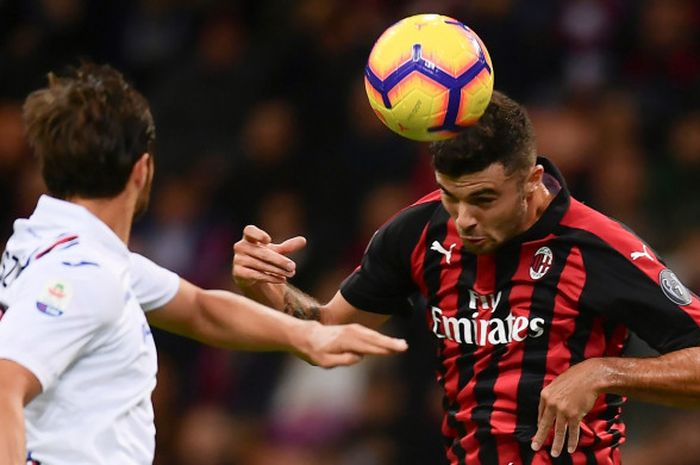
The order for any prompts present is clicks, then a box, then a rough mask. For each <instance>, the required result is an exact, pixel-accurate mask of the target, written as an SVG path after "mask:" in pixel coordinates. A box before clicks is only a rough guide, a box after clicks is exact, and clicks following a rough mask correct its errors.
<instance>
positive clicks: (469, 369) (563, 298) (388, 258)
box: [341, 159, 700, 465]
mask: <svg viewBox="0 0 700 465" xmlns="http://www.w3.org/2000/svg"><path fill="white" fill-rule="evenodd" d="M539 163H541V164H542V165H544V167H545V172H546V174H545V177H546V178H547V179H546V183H547V184H548V187H550V190H552V189H554V190H557V189H558V193H557V194H556V196H555V197H554V199H553V200H552V202H551V203H550V205H549V207H548V208H547V209H546V211H545V212H544V214H543V215H542V216H541V217H540V218H539V220H538V221H537V222H536V223H535V224H534V225H533V226H532V227H531V228H530V229H528V230H527V231H525V232H524V233H522V234H520V235H519V236H517V237H515V238H513V239H511V240H509V241H508V242H507V243H505V244H504V245H502V246H501V247H500V248H499V249H498V250H497V251H496V252H495V253H493V254H491V255H478V256H477V255H473V254H470V253H468V252H466V251H465V250H464V249H463V248H462V246H461V241H460V238H459V236H458V234H457V230H456V229H455V224H454V222H453V220H452V219H451V218H450V217H449V215H448V213H447V212H446V211H445V209H444V208H443V206H442V204H441V202H440V193H439V192H434V193H432V194H430V195H428V196H426V197H424V198H423V199H421V200H419V201H418V202H417V203H415V204H413V205H412V206H410V207H408V208H406V209H405V210H403V211H401V212H400V213H398V214H397V215H396V216H395V217H394V218H392V219H391V220H390V221H389V222H388V223H386V224H385V225H384V226H382V227H381V228H380V229H379V231H378V232H377V233H376V234H375V236H374V237H373V239H372V241H371V242H370V245H369V247H368V249H367V251H366V253H365V256H364V257H363V259H362V263H361V265H360V267H358V269H357V270H355V272H354V273H353V274H351V275H350V276H349V277H348V278H347V279H346V280H345V281H344V282H343V284H342V286H341V293H342V295H343V296H344V297H345V299H346V300H347V301H348V302H350V303H351V304H352V305H354V306H355V307H357V308H360V309H362V310H366V311H371V312H377V313H398V312H402V311H405V309H406V308H407V307H408V306H407V303H406V301H407V299H409V300H410V301H412V302H413V303H414V306H413V307H414V308H419V309H420V310H421V311H424V312H425V319H426V322H427V325H428V328H429V329H430V331H431V332H432V333H433V334H434V336H435V338H436V339H437V341H438V358H439V369H438V381H439V383H440V384H441V386H442V388H443V390H444V409H445V416H444V420H443V427H442V432H443V435H444V436H445V439H446V448H447V454H448V459H449V460H450V462H451V463H452V464H454V465H456V464H468V465H531V464H532V465H544V464H574V465H612V464H619V463H620V454H619V445H620V444H621V443H622V442H624V437H625V427H624V424H623V423H622V421H621V417H620V409H621V405H622V403H623V401H624V399H623V398H621V397H619V396H616V395H611V394H608V395H602V396H600V398H599V399H598V401H597V402H596V404H595V406H594V407H593V409H592V410H591V411H590V412H589V413H588V415H587V416H586V417H585V418H584V420H583V422H582V428H581V440H580V444H579V448H578V449H577V451H576V452H574V453H573V454H568V453H567V452H566V451H564V452H563V454H562V456H560V457H559V458H558V459H553V458H551V457H550V455H549V448H548V447H543V448H542V449H541V450H540V451H539V452H537V453H535V452H533V451H532V450H531V449H530V441H531V439H532V437H533V436H534V434H535V432H536V430H537V410H538V404H539V395H540V392H541V390H542V388H543V387H544V386H546V385H547V384H548V383H550V382H551V381H552V380H553V379H554V378H555V377H556V376H557V375H559V374H561V373H562V372H564V371H565V370H566V369H567V368H569V367H570V366H572V365H574V364H576V363H579V362H581V361H582V360H585V359H587V358H591V357H604V356H619V355H620V354H621V352H622V350H623V346H624V344H625V342H626V340H627V337H628V331H633V332H635V333H636V334H637V335H638V336H640V337H641V338H642V339H644V340H645V341H646V342H647V343H649V344H650V345H651V346H652V347H653V348H655V349H656V350H658V351H659V352H661V353H666V352H670V351H673V350H677V349H681V348H686V347H691V346H696V345H700V302H699V301H698V298H697V296H695V295H694V294H692V293H691V292H690V291H688V290H687V289H686V288H685V287H684V286H683V285H682V284H681V282H680V281H679V280H678V279H677V277H676V276H675V275H674V274H673V272H672V271H671V270H669V269H668V268H667V267H666V265H665V264H664V263H663V261H661V260H660V259H659V258H658V257H657V256H656V255H655V253H654V252H653V251H652V250H651V248H650V247H649V246H648V245H647V244H645V243H644V242H643V241H642V240H640V239H639V238H638V237H637V236H635V235H634V233H632V232H630V231H629V230H627V229H626V228H625V227H624V226H622V225H621V224H620V223H618V222H616V221H614V220H612V219H610V218H608V217H606V216H605V215H603V214H601V213H599V212H597V211H595V210H593V209H591V208H589V207H587V206H586V205H583V204H582V203H580V202H578V201H576V200H575V199H573V198H571V197H570V195H569V192H568V190H567V188H566V185H565V183H564V180H563V178H562V177H561V174H560V173H559V172H558V170H557V169H556V168H555V167H554V166H553V165H552V164H551V163H550V162H549V161H548V160H546V159H539ZM416 302H418V304H417V305H416V304H415V303H416ZM549 444H551V434H550V438H549ZM549 444H548V445H549Z"/></svg>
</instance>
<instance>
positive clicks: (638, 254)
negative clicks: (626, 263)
mask: <svg viewBox="0 0 700 465" xmlns="http://www.w3.org/2000/svg"><path fill="white" fill-rule="evenodd" d="M642 246H643V247H644V251H643V252H632V253H631V254H630V257H632V261H633V262H634V261H636V260H637V259H638V258H642V257H647V258H648V259H649V260H651V261H652V262H653V261H654V257H652V256H651V255H649V250H647V246H646V244H642Z"/></svg>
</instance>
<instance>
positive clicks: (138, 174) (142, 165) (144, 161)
mask: <svg viewBox="0 0 700 465" xmlns="http://www.w3.org/2000/svg"><path fill="white" fill-rule="evenodd" d="M152 164H153V162H152V161H151V155H150V154H148V153H144V154H143V155H141V158H139V159H138V160H137V161H136V163H134V166H133V168H131V176H129V181H131V182H133V183H134V184H136V187H138V188H139V189H141V188H143V186H145V185H146V184H148V183H149V181H150V178H151V176H152V171H153V170H152Z"/></svg>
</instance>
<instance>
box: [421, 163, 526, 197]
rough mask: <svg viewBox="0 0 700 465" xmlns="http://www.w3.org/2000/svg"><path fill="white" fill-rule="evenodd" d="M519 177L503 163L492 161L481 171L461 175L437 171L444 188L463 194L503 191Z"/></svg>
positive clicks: (436, 177)
mask: <svg viewBox="0 0 700 465" xmlns="http://www.w3.org/2000/svg"><path fill="white" fill-rule="evenodd" d="M518 179H519V177H518V176H517V175H516V173H508V172H507V171H506V169H505V167H504V166H503V164H501V163H492V164H491V165H489V166H487V167H486V168H485V169H483V170H481V171H476V172H473V173H467V174H462V175H460V176H450V175H447V174H445V173H441V172H439V171H437V170H436V171H435V180H436V181H437V183H438V185H439V186H440V187H441V188H442V189H445V190H447V191H449V192H451V193H460V194H462V195H468V194H471V193H475V192H481V191H494V192H502V191H503V190H504V189H507V188H508V187H509V186H511V185H513V184H515V183H516V182H517V180H518Z"/></svg>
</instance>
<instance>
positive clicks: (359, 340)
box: [298, 321, 408, 368]
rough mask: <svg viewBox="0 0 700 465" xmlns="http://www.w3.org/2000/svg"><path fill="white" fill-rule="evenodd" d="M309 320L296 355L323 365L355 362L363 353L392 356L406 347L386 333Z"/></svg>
mask: <svg viewBox="0 0 700 465" xmlns="http://www.w3.org/2000/svg"><path fill="white" fill-rule="evenodd" d="M308 323H309V326H310V327H311V330H310V331H305V332H304V333H303V335H302V338H303V340H302V341H301V342H300V343H299V344H298V347H300V349H301V350H300V353H299V356H300V357H301V358H303V359H304V360H306V361H307V362H309V363H311V364H313V365H318V366H320V367H323V368H333V367H335V366H343V365H354V364H355V363H357V362H359V361H360V360H362V356H364V355H391V354H395V353H398V352H403V351H405V350H406V349H407V348H408V345H407V344H406V341H405V340H403V339H396V338H393V337H389V336H385V335H383V334H381V333H378V332H376V331H373V330H371V329H369V328H366V327H364V326H362V325H358V324H349V325H336V326H333V325H332V326H324V325H322V324H320V323H318V322H315V321H310V322H308Z"/></svg>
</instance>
